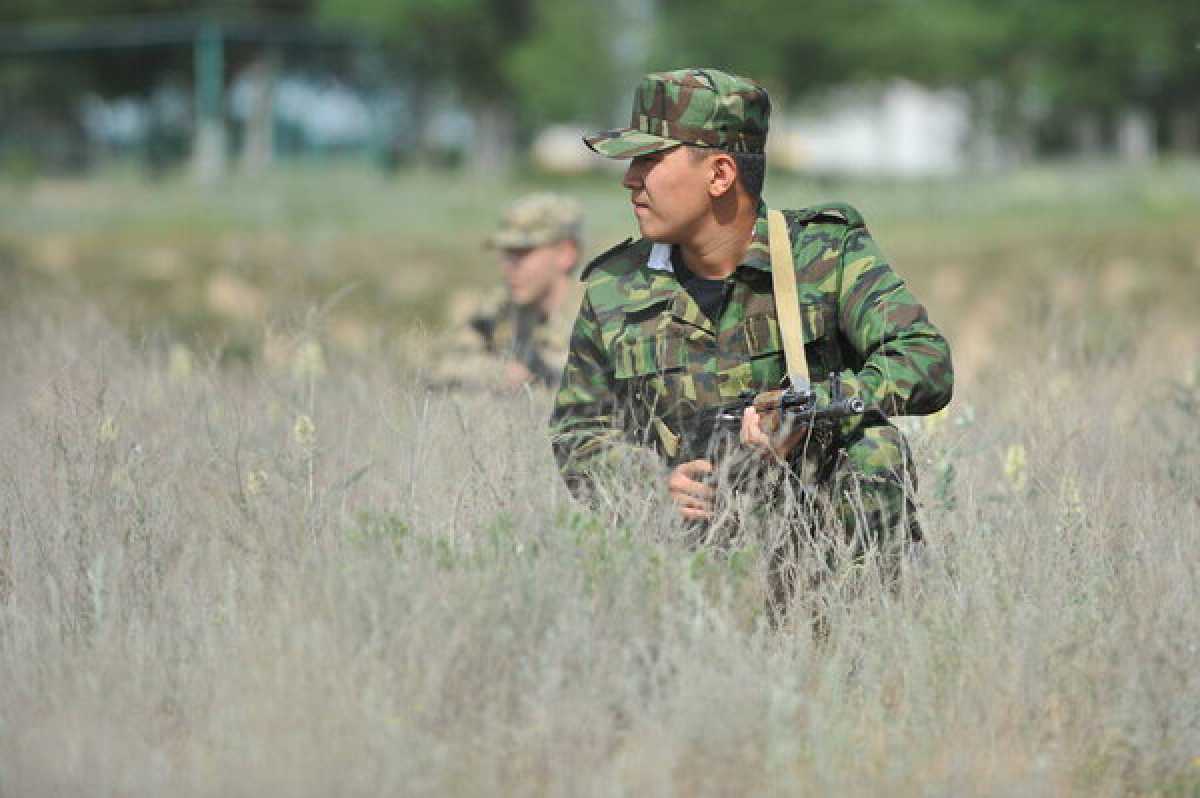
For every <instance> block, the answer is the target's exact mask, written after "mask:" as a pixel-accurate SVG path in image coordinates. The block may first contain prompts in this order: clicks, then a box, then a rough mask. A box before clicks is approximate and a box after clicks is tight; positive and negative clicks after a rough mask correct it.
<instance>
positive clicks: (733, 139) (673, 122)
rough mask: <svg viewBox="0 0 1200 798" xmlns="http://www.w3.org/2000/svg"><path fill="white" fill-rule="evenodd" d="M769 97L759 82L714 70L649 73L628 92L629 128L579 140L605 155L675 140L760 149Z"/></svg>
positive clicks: (627, 154) (625, 154) (639, 151)
mask: <svg viewBox="0 0 1200 798" xmlns="http://www.w3.org/2000/svg"><path fill="white" fill-rule="evenodd" d="M770 115H771V101H770V99H769V98H768V97H767V93H766V91H764V90H763V88H762V87H761V86H759V85H758V84H757V83H755V82H754V81H752V80H748V79H747V78H741V77H737V76H736V75H730V74H728V73H725V72H722V71H720V70H717V69H680V70H676V71H674V72H654V73H651V74H649V75H647V76H646V77H644V78H643V79H642V82H641V84H640V85H639V86H638V88H637V91H636V92H635V93H634V95H633V118H632V119H631V120H630V123H629V127H627V128H617V129H616V130H608V131H604V132H601V133H596V134H593V135H591V136H587V137H585V138H584V143H586V144H587V145H588V146H589V147H591V148H592V149H593V150H595V151H596V152H598V153H600V154H601V155H604V156H607V157H609V158H634V157H636V156H638V155H646V154H647V153H651V152H656V151H658V150H662V149H666V148H668V147H674V146H677V145H679V144H694V145H699V146H703V147H718V148H721V149H724V150H728V151H730V152H757V153H761V152H763V149H764V147H765V146H766V143H767V120H768V118H769V117H770Z"/></svg>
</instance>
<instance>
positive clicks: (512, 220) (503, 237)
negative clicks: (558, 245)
mask: <svg viewBox="0 0 1200 798" xmlns="http://www.w3.org/2000/svg"><path fill="white" fill-rule="evenodd" d="M582 226H583V211H582V209H580V207H579V203H578V202H576V201H575V200H573V199H571V198H570V197H564V196H563V195H561V194H530V195H529V196H526V197H522V198H521V199H519V200H517V201H516V202H514V203H513V204H512V205H510V206H509V207H508V209H507V210H506V211H505V212H504V217H503V218H502V219H501V221H500V227H499V229H497V230H496V232H495V233H493V234H492V236H491V237H490V238H489V239H488V242H487V243H488V246H490V247H493V248H495V249H528V248H529V247H540V246H542V245H544V244H553V243H555V242H556V241H565V240H571V241H578V240H579V233H580V229H581V227H582Z"/></svg>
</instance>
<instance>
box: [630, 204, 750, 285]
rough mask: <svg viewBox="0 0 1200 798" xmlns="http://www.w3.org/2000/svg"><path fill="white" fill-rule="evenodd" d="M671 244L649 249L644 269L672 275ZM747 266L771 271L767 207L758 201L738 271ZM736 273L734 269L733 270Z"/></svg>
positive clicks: (673, 270) (673, 271)
mask: <svg viewBox="0 0 1200 798" xmlns="http://www.w3.org/2000/svg"><path fill="white" fill-rule="evenodd" d="M671 246H672V245H671V244H655V245H654V246H652V247H650V257H649V259H647V261H646V268H648V269H650V270H651V271H656V272H666V273H667V274H674V273H675V267H673V266H672V265H671ZM745 266H748V267H750V268H753V269H758V270H759V271H764V272H769V271H771V244H770V240H769V236H768V234H767V205H766V203H764V202H763V201H762V200H759V201H758V218H757V219H756V220H755V221H754V232H753V233H752V234H751V235H750V244H749V245H748V246H747V247H746V254H745V255H743V256H742V262H741V263H740V264H738V269H741V268H742V267H745ZM735 271H736V269H735Z"/></svg>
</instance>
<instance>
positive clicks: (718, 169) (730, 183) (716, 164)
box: [708, 150, 737, 199]
mask: <svg viewBox="0 0 1200 798" xmlns="http://www.w3.org/2000/svg"><path fill="white" fill-rule="evenodd" d="M708 167H709V169H710V170H711V173H710V177H709V181H708V193H709V195H710V196H712V197H713V198H714V199H715V198H716V197H722V196H724V195H725V194H726V193H727V192H729V191H730V190H732V189H733V187H734V186H735V185H736V184H737V163H736V162H735V161H734V160H733V156H731V155H730V154H729V153H727V152H723V151H721V150H717V151H716V153H714V155H713V157H712V158H709V160H708Z"/></svg>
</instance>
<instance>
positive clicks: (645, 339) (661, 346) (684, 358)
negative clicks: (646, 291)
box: [612, 297, 695, 416]
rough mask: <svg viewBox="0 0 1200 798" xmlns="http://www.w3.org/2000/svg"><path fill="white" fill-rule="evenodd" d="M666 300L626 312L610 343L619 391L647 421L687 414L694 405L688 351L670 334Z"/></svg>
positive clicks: (659, 300) (646, 303) (651, 302)
mask: <svg viewBox="0 0 1200 798" xmlns="http://www.w3.org/2000/svg"><path fill="white" fill-rule="evenodd" d="M670 301H671V299H670V297H665V298H660V299H655V300H648V301H647V302H645V303H643V304H641V305H635V306H632V307H629V308H627V309H626V311H625V321H624V327H623V328H622V330H621V332H620V333H619V334H618V335H617V337H616V338H615V339H614V340H613V342H612V355H613V377H615V378H616V380H617V382H618V386H619V388H618V390H619V391H620V392H621V393H622V394H623V395H624V398H625V400H626V401H630V402H631V403H632V404H633V406H634V407H635V408H637V409H638V410H640V411H642V413H646V414H648V415H650V416H663V415H672V414H679V413H681V412H683V413H684V414H686V409H687V407H688V406H689V404H690V403H691V402H693V401H694V400H695V390H694V386H693V385H692V381H691V379H690V377H689V376H688V372H687V367H688V353H687V347H686V345H685V342H684V341H683V340H682V339H681V338H680V337H679V336H678V335H677V334H675V335H673V334H671V333H670V314H669V308H668V306H669V304H670Z"/></svg>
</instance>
